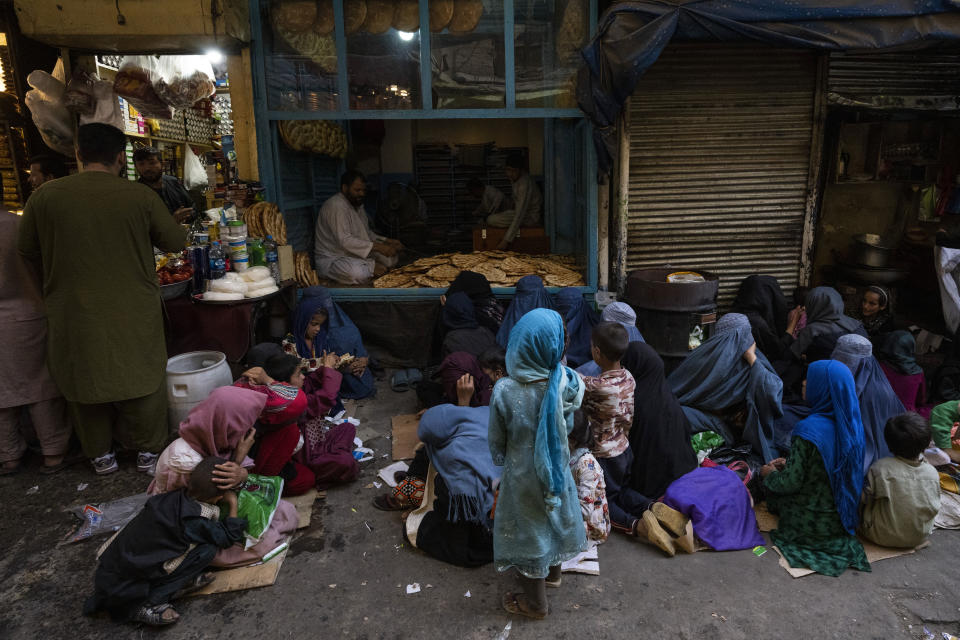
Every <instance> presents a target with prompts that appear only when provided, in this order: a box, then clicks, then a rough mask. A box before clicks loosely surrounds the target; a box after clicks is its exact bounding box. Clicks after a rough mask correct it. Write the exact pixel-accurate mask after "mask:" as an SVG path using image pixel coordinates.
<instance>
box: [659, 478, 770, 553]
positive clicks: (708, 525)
mask: <svg viewBox="0 0 960 640" xmlns="http://www.w3.org/2000/svg"><path fill="white" fill-rule="evenodd" d="M663 502H664V503H665V504H666V505H667V506H669V507H672V508H674V509H676V510H677V511H679V512H681V513H683V514H685V515H687V516H689V518H690V521H691V522H693V532H694V533H695V534H696V535H697V537H698V538H700V539H701V540H703V541H704V542H706V543H707V544H708V545H710V547H711V548H712V549H714V550H716V551H733V550H736V549H752V548H753V547H755V546H757V545H761V544H764V541H763V536H761V535H760V530H759V529H757V517H756V516H755V515H754V513H753V507H751V506H750V493H749V492H748V491H747V488H746V487H745V486H744V485H743V481H742V480H741V479H740V476H739V475H737V473H736V472H735V471H731V470H730V469H727V468H726V467H699V468H697V469H694V470H693V471H691V472H690V473H687V474H684V475H682V476H680V477H679V478H677V479H676V480H674V481H673V482H672V483H671V484H670V486H669V487H668V488H667V493H666V494H664V496H663Z"/></svg>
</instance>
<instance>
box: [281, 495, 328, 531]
mask: <svg viewBox="0 0 960 640" xmlns="http://www.w3.org/2000/svg"><path fill="white" fill-rule="evenodd" d="M326 493H327V492H326V491H317V490H316V489H310V491H308V492H307V493H305V494H303V495H302V496H294V497H292V498H284V500H286V501H287V502H290V503H292V504H293V506H295V507H296V508H297V516H298V517H299V522H298V523H297V529H303V528H305V527H309V526H310V518H311V517H312V516H313V503H314V502H316V500H317V498H320V497H326ZM321 494H323V495H321Z"/></svg>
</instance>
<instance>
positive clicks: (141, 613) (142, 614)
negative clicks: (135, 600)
mask: <svg viewBox="0 0 960 640" xmlns="http://www.w3.org/2000/svg"><path fill="white" fill-rule="evenodd" d="M167 610H170V611H173V612H174V613H175V614H176V615H177V617H175V618H164V617H163V613H164V612H165V611H167ZM131 621H132V622H142V623H143V624H147V625H150V626H151V627H169V626H170V625H172V624H176V623H177V622H180V614H179V613H177V610H176V609H174V608H173V607H172V606H170V604H169V603H164V604H158V605H154V606H152V607H151V606H148V605H143V606H142V607H140V608H139V609H137V611H136V613H134V614H133V617H132V618H131Z"/></svg>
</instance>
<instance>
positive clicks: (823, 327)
mask: <svg viewBox="0 0 960 640" xmlns="http://www.w3.org/2000/svg"><path fill="white" fill-rule="evenodd" d="M806 310H807V326H805V327H804V328H803V329H801V330H800V333H798V334H797V339H796V340H795V341H794V343H793V344H792V345H790V351H791V352H792V353H793V355H794V356H795V357H796V359H797V360H798V361H800V360H805V361H806V363H807V364H810V363H811V362H816V361H817V360H826V359H828V358H829V357H830V354H831V353H833V349H834V347H836V346H837V339H838V338H839V337H840V336H842V335H846V334H848V333H855V334H857V335H860V336H863V337H864V338H866V337H868V336H867V331H866V329H864V328H863V324H861V323H860V321H859V320H855V319H853V318H851V317H850V316H847V315H845V314H844V313H843V298H842V297H841V296H840V292H838V291H837V290H836V289H834V288H833V287H816V288H814V289H811V290H810V293H808V294H807V300H806Z"/></svg>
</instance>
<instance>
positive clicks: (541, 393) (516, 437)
mask: <svg viewBox="0 0 960 640" xmlns="http://www.w3.org/2000/svg"><path fill="white" fill-rule="evenodd" d="M562 356H563V320H562V319H561V318H560V315H559V314H558V313H556V312H555V311H550V310H547V309H534V310H533V311H530V312H529V313H527V314H526V315H524V316H523V318H521V319H520V321H519V322H518V323H517V324H516V326H514V328H513V330H512V332H511V333H510V342H509V344H508V346H507V374H508V377H506V378H503V379H501V380H500V381H499V382H497V385H496V387H495V388H494V390H493V397H492V399H491V401H490V430H489V434H488V440H489V443H490V453H491V455H492V456H493V461H494V463H495V464H498V465H501V464H502V465H503V476H502V480H501V482H500V493H499V497H498V498H497V504H496V515H495V517H494V522H493V557H494V563H495V564H496V567H497V570H499V571H507V570H508V569H511V568H513V569H516V570H517V572H518V574H519V576H518V577H519V582H520V586H521V587H522V588H523V591H522V592H519V593H512V592H511V593H507V594H505V595H504V598H503V606H504V608H505V609H506V610H507V611H509V612H510V613H518V614H521V615H526V616H529V617H532V618H543V617H546V615H547V611H548V608H547V599H546V591H545V586H546V585H550V586H557V587H558V586H560V564H561V563H562V562H564V561H565V560H569V559H570V558H573V557H574V556H576V555H577V554H578V553H580V552H581V551H583V550H584V549H585V548H586V537H585V535H584V528H583V523H582V516H581V515H580V503H579V500H578V498H577V488H576V485H575V483H574V481H573V476H572V475H571V474H570V466H569V459H570V452H569V449H568V446H567V434H568V433H570V430H571V429H572V428H573V412H574V410H576V409H577V408H579V407H580V402H581V400H582V399H583V385H582V383H581V382H580V377H579V376H578V375H577V374H576V373H575V372H574V371H572V370H571V369H568V368H567V367H565V366H563V365H561V364H560V358H561V357H562Z"/></svg>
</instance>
